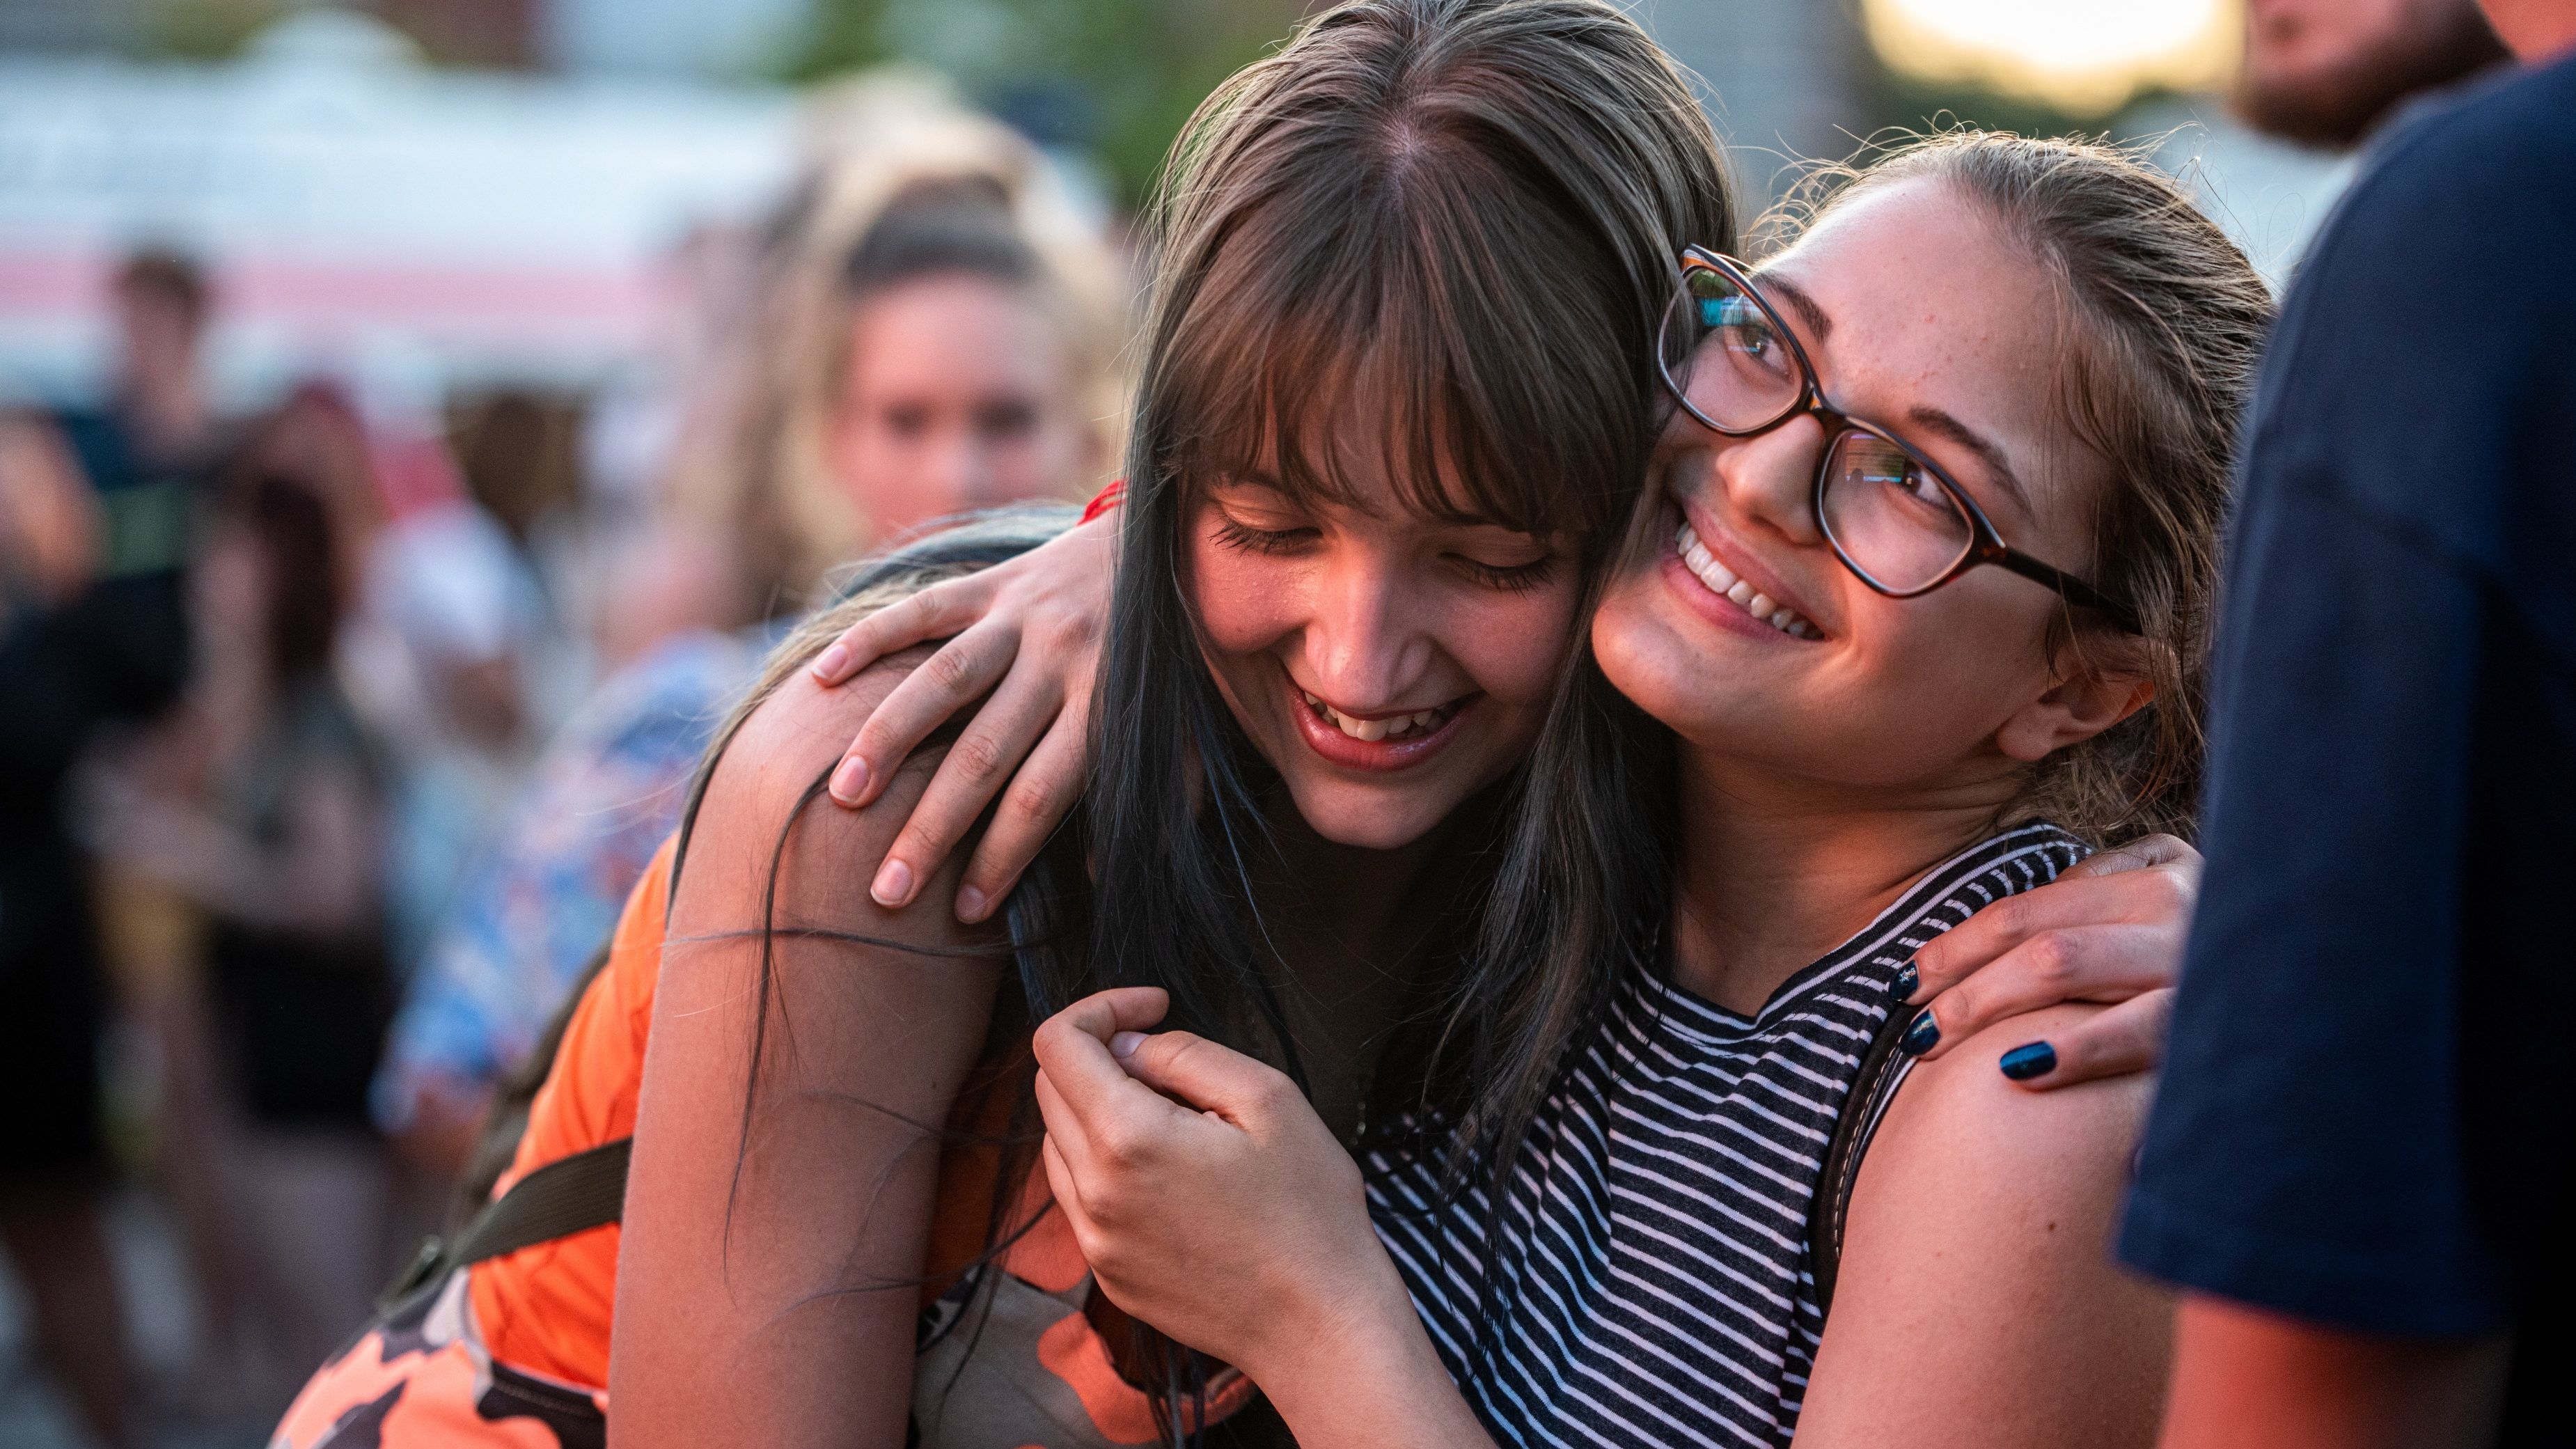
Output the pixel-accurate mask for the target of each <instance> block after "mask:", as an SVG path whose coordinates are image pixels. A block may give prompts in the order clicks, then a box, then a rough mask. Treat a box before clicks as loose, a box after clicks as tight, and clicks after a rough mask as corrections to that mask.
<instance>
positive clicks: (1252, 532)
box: [1216, 514, 1321, 554]
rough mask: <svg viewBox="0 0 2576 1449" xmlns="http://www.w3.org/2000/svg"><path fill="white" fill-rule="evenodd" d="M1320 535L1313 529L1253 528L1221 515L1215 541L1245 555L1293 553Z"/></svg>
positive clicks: (1218, 517) (1319, 531)
mask: <svg viewBox="0 0 2576 1449" xmlns="http://www.w3.org/2000/svg"><path fill="white" fill-rule="evenodd" d="M1320 534H1321V530H1319V529H1313V528H1253V527H1251V526H1249V525H1247V524H1241V523H1237V522H1235V521H1234V520H1233V519H1231V518H1227V517H1225V516H1224V515H1223V514H1219V515H1218V516H1217V521H1216V541H1217V542H1218V543H1220V544H1222V545H1224V546H1225V547H1227V548H1233V549H1241V550H1242V551H1244V552H1245V553H1272V554H1277V553H1294V552H1295V551H1296V550H1298V549H1300V548H1302V547H1304V546H1305V545H1307V544H1310V543H1313V542H1314V541H1315V539H1316V538H1317V537H1318V536H1319V535H1320Z"/></svg>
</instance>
